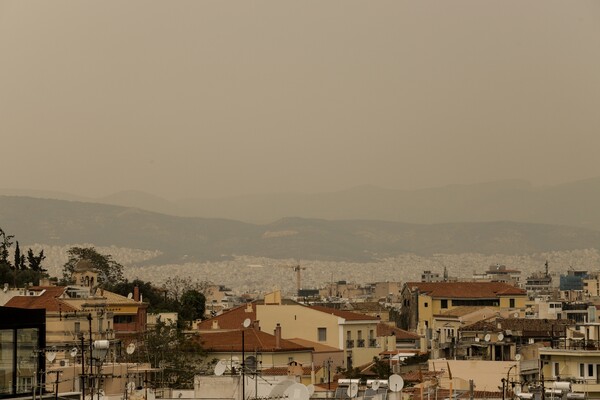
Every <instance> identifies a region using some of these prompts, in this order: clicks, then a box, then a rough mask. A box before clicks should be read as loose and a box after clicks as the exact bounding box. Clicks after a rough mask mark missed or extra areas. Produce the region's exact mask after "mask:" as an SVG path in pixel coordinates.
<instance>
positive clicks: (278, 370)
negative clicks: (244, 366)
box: [260, 365, 323, 376]
mask: <svg viewBox="0 0 600 400" xmlns="http://www.w3.org/2000/svg"><path fill="white" fill-rule="evenodd" d="M321 368H323V367H321V366H320V365H319V366H317V365H315V373H317V372H319V371H320V370H321ZM260 372H261V374H262V375H270V376H282V375H284V376H285V375H287V374H288V373H287V372H288V368H287V367H272V368H266V369H263V370H261V371H260ZM311 373H312V370H311V368H310V366H308V367H305V366H303V367H302V375H304V376H310V375H311Z"/></svg>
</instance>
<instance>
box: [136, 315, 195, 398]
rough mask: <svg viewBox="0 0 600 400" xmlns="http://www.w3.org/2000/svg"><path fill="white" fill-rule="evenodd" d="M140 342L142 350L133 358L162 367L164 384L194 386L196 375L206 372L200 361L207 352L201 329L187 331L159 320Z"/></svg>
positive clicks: (174, 386) (179, 387) (184, 386)
mask: <svg viewBox="0 0 600 400" xmlns="http://www.w3.org/2000/svg"><path fill="white" fill-rule="evenodd" d="M140 342H141V346H140V350H139V351H137V352H135V353H134V354H133V356H132V358H133V360H131V361H137V362H150V365H151V366H152V367H153V368H161V369H162V370H163V376H164V379H165V382H163V385H165V386H168V387H171V388H176V389H191V388H193V387H194V376H195V375H198V374H200V373H202V372H205V371H203V367H202V363H201V361H202V359H203V358H204V357H205V356H206V353H205V352H204V350H203V349H202V346H201V345H200V340H199V335H198V333H193V334H189V333H184V332H183V330H181V329H180V328H179V327H178V326H177V325H176V324H168V323H165V322H163V321H158V322H157V323H156V325H155V326H154V328H153V329H150V330H148V331H147V332H145V333H144V334H143V336H142V337H140Z"/></svg>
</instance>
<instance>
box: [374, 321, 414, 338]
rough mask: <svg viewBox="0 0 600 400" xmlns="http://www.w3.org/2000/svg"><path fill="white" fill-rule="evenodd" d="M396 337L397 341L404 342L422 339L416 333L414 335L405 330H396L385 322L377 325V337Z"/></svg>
mask: <svg viewBox="0 0 600 400" xmlns="http://www.w3.org/2000/svg"><path fill="white" fill-rule="evenodd" d="M391 335H394V336H396V339H404V340H417V339H420V338H421V337H420V336H419V335H417V334H416V333H412V332H409V331H405V330H404V329H400V328H396V327H394V326H390V325H388V324H385V323H383V322H380V323H378V324H377V336H378V337H379V336H391Z"/></svg>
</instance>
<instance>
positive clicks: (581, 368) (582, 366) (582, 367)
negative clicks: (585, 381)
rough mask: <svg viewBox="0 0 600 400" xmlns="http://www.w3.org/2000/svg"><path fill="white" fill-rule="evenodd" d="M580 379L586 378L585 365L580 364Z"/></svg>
mask: <svg viewBox="0 0 600 400" xmlns="http://www.w3.org/2000/svg"><path fill="white" fill-rule="evenodd" d="M579 377H580V378H585V364H583V363H581V364H579Z"/></svg>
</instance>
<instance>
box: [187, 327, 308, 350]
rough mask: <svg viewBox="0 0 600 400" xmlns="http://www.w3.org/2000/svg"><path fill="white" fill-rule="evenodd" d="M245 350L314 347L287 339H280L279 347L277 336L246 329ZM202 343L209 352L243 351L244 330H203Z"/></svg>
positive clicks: (304, 348) (303, 348)
mask: <svg viewBox="0 0 600 400" xmlns="http://www.w3.org/2000/svg"><path fill="white" fill-rule="evenodd" d="M243 331H244V351H246V352H253V351H261V352H286V351H313V348H312V347H306V346H302V345H299V344H296V343H294V342H291V341H289V340H286V339H281V340H280V341H279V347H278V348H277V347H275V344H276V343H275V336H273V335H270V334H268V333H265V332H262V331H258V330H256V329H251V328H249V329H244V330H243ZM199 340H200V343H201V345H202V347H203V348H204V349H205V350H206V351H208V352H226V351H232V352H241V351H242V330H241V329H240V330H235V331H218V332H202V333H201V334H200V338H199Z"/></svg>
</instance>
